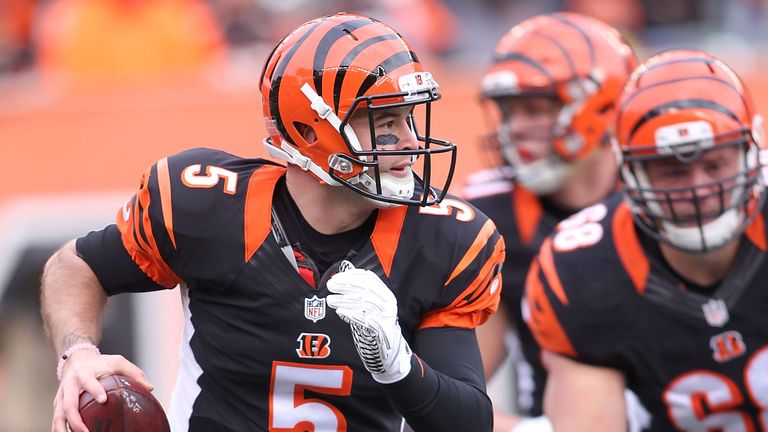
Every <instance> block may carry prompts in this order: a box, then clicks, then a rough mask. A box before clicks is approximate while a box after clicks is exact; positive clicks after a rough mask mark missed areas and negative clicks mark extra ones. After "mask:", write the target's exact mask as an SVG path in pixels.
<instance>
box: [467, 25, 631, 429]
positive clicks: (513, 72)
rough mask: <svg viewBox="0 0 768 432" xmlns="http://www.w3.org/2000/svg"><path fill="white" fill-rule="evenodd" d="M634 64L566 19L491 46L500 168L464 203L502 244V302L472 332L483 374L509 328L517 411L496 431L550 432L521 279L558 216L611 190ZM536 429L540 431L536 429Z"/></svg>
mask: <svg viewBox="0 0 768 432" xmlns="http://www.w3.org/2000/svg"><path fill="white" fill-rule="evenodd" d="M635 66H636V60H635V55H634V53H633V50H632V48H631V47H630V46H629V45H628V44H627V43H626V42H625V41H624V40H623V39H622V37H621V36H620V35H619V33H618V32H617V31H616V30H615V29H613V28H612V27H610V26H608V25H607V24H605V23H603V22H601V21H598V20H596V19H593V18H589V17H586V16H582V15H578V14H573V13H556V14H551V15H541V16H537V17H534V18H530V19H528V20H526V21H523V22H522V23H520V24H518V25H516V26H515V27H513V28H512V29H511V30H510V31H509V32H508V33H507V34H506V35H505V36H504V37H503V38H502V39H501V41H500V42H499V43H498V45H497V46H496V49H495V52H494V57H493V62H492V64H491V65H490V67H489V68H488V70H487V71H486V73H485V75H484V77H483V80H482V99H483V104H484V108H486V110H485V111H486V113H487V114H488V117H489V118H490V119H491V123H492V124H493V126H494V132H493V133H492V134H491V136H490V138H489V140H488V142H491V143H495V146H494V147H495V148H496V151H497V152H498V155H499V156H500V159H501V160H502V161H503V162H504V163H503V164H501V166H500V168H498V169H496V168H494V169H488V170H485V171H481V172H479V173H476V174H474V175H473V176H472V177H470V181H469V183H468V186H467V187H466V188H465V190H464V196H465V197H466V198H468V199H470V202H471V203H472V204H474V205H475V206H477V207H478V208H479V209H481V210H482V211H483V212H484V213H486V214H487V215H488V216H489V217H491V219H493V220H494V221H495V222H496V224H497V226H498V227H499V231H500V232H501V233H502V235H503V236H504V238H505V240H506V245H507V258H506V262H505V264H504V268H503V270H502V272H503V275H504V278H503V281H504V289H503V290H502V305H501V307H500V309H499V312H498V313H496V314H495V315H493V316H492V317H491V319H490V321H489V322H488V323H486V324H485V325H483V326H482V327H480V328H479V329H478V337H479V340H480V348H481V351H482V354H483V361H484V364H485V372H486V375H487V376H488V377H490V376H491V375H492V374H493V373H494V371H495V370H496V369H497V368H498V366H499V364H500V363H501V361H502V360H503V359H504V356H505V354H506V349H505V343H504V341H505V335H507V334H508V333H509V330H510V329H512V330H514V335H515V336H517V339H516V341H515V343H514V344H512V345H513V346H517V347H520V348H521V352H519V353H515V354H514V355H513V357H514V359H515V360H514V361H515V368H514V370H515V375H516V383H517V389H516V392H515V393H516V395H517V404H516V405H517V406H516V411H517V412H518V413H520V414H522V415H524V416H528V417H531V418H528V419H526V420H524V421H522V422H521V419H519V418H516V417H512V416H509V415H505V414H503V413H502V412H501V411H498V410H497V413H496V429H497V430H502V431H509V430H510V429H511V428H512V427H513V426H515V425H516V427H517V429H515V430H548V426H547V421H546V419H543V418H535V417H538V416H541V415H542V407H541V400H542V395H543V391H544V385H545V382H546V372H545V370H544V367H543V366H542V364H541V360H540V354H541V353H540V349H539V347H538V345H537V344H536V341H535V340H534V339H533V337H532V336H531V334H530V331H529V330H528V328H527V327H526V326H525V324H524V323H523V319H522V316H521V312H520V301H521V299H522V297H523V290H524V281H525V275H526V273H527V271H528V268H529V266H530V263H531V260H532V259H533V257H534V255H535V254H536V251H537V250H538V248H539V246H540V245H541V242H542V240H543V239H544V237H545V236H546V235H547V234H549V233H550V232H551V231H552V230H553V229H554V227H555V225H556V224H557V223H558V222H559V221H560V220H562V219H564V218H566V217H568V216H570V215H572V214H573V213H575V212H577V211H578V210H581V209H583V208H584V207H587V206H589V205H591V204H595V203H596V202H598V201H600V200H601V199H602V198H604V197H606V196H608V195H611V194H613V193H616V191H617V185H618V167H617V165H616V162H615V158H614V156H613V153H612V151H611V146H610V139H611V137H612V136H613V132H612V126H613V120H614V117H615V101H616V98H617V97H618V96H619V93H620V92H621V87H622V85H623V84H624V82H625V81H626V79H627V78H628V77H629V74H630V72H631V71H632V70H633V69H634V67H635ZM535 425H538V426H535Z"/></svg>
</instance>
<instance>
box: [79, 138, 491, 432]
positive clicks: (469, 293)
mask: <svg viewBox="0 0 768 432" xmlns="http://www.w3.org/2000/svg"><path fill="white" fill-rule="evenodd" d="M285 172H286V170H285V168H284V167H283V166H280V165H276V164H274V163H271V162H267V161H264V160H260V159H242V158H239V157H235V156H232V155H230V154H227V153H224V152H220V151H214V150H208V149H195V150H190V151H187V152H183V153H180V154H178V155H175V156H171V157H168V158H164V159H162V160H160V161H159V162H157V163H156V164H155V165H153V166H152V167H151V168H150V169H149V170H148V171H147V172H146V173H145V175H144V177H143V179H142V184H141V187H140V189H139V191H138V193H137V194H136V195H135V196H134V197H133V198H132V199H130V200H129V201H128V202H127V203H126V204H125V206H124V207H123V208H122V209H121V210H119V211H118V217H117V219H118V220H117V224H116V225H111V226H109V227H107V228H105V229H104V230H102V231H98V232H92V233H90V234H88V235H87V236H85V237H82V238H80V239H79V240H78V241H77V250H78V253H79V254H80V255H81V257H82V258H83V259H84V260H85V261H86V262H87V263H88V264H89V265H90V266H91V267H92V269H93V270H94V272H95V273H96V275H97V277H98V278H99V281H100V282H101V284H102V285H103V287H104V289H105V290H106V292H107V293H108V294H109V295H113V294H117V293H121V292H140V291H152V290H160V289H166V288H173V287H175V286H176V285H179V284H180V286H181V291H182V300H183V308H184V314H185V318H186V324H185V328H184V340H183V346H182V350H181V369H180V373H179V378H178V381H177V387H176V390H175V392H174V397H173V400H172V404H171V405H172V406H171V408H170V410H169V413H170V418H171V421H172V425H173V426H172V428H173V430H174V431H186V430H189V431H196V432H201V431H206V432H209V431H246V430H249V431H253V430H265V431H266V430H269V431H288V430H290V431H299V430H302V431H304V430H315V431H347V430H348V431H362V430H366V431H368V430H370V431H374V430H375V431H399V430H400V428H401V427H402V423H403V417H405V420H406V421H407V422H408V423H409V424H410V425H411V426H412V427H413V428H414V429H415V430H417V431H418V430H425V429H426V430H480V429H482V430H490V427H491V404H490V401H489V400H488V398H487V396H486V395H485V392H484V384H483V376H482V366H481V360H480V355H479V350H478V348H477V343H476V341H475V337H474V330H473V329H474V328H475V327H476V326H477V325H479V324H480V323H482V322H483V321H485V320H486V319H487V317H488V316H489V314H491V313H492V312H493V311H494V310H495V309H496V307H497V304H498V299H499V289H498V288H499V284H500V280H499V279H500V267H501V264H502V262H503V259H504V258H503V257H504V242H503V240H502V238H501V236H500V235H499V234H498V232H497V231H496V228H495V226H494V225H493V223H492V222H491V221H490V220H489V219H488V218H486V217H485V216H484V215H483V214H482V213H480V212H478V211H476V210H475V209H474V208H472V207H471V206H469V205H468V204H466V203H464V202H462V201H460V200H458V199H455V198H448V199H446V200H444V201H443V202H442V203H441V204H440V205H436V206H433V207H425V208H419V207H405V206H402V207H393V208H390V209H386V210H377V211H375V212H374V213H373V215H372V217H371V218H370V219H369V220H368V221H367V222H366V223H364V224H363V225H362V226H361V227H360V228H357V229H356V230H353V231H352V232H354V233H356V234H357V235H352V234H350V233H351V232H347V233H341V234H339V235H337V236H323V235H322V234H320V233H318V232H314V231H307V230H308V229H311V227H309V225H308V224H307V223H306V221H305V220H304V219H303V217H302V216H301V214H300V212H299V211H298V209H297V208H295V203H293V201H292V199H291V198H290V195H289V194H288V192H287V188H286V187H285V184H284V175H285ZM328 217H334V215H332V214H329V215H328ZM278 221H279V222H278ZM320 240H322V241H320ZM321 243H322V244H321ZM344 245H346V246H344ZM288 254H290V255H288ZM344 261H348V262H349V263H351V264H352V265H354V266H355V267H357V268H365V269H369V270H371V271H373V272H375V273H376V274H377V275H379V277H381V278H382V280H383V281H384V282H385V283H386V284H387V285H388V286H389V287H390V288H391V289H392V291H393V292H394V293H395V296H396V297H397V299H398V305H399V321H400V326H401V328H402V330H403V333H404V337H405V338H406V340H407V341H408V342H409V344H410V346H411V347H412V349H413V351H414V353H415V354H416V355H414V356H413V358H412V369H411V373H410V374H409V375H408V376H407V377H406V378H404V379H403V380H401V381H399V382H397V383H394V384H389V385H381V384H378V383H376V382H375V381H374V380H373V378H372V377H371V375H370V373H368V372H367V371H366V370H365V368H364V367H363V364H362V363H361V361H360V357H359V355H358V353H357V352H356V350H355V346H354V344H353V340H352V336H351V333H350V329H349V325H348V324H346V323H344V322H343V321H342V320H341V319H339V318H338V316H337V315H336V314H335V313H334V312H333V310H332V309H330V308H326V303H325V297H326V295H327V294H328V291H327V289H326V287H325V281H326V280H327V278H328V277H329V275H331V274H333V273H334V272H336V271H337V270H339V267H340V266H342V265H344V264H345V263H344ZM294 264H295V265H294ZM297 270H298V271H297ZM453 413H456V414H455V415H454V414H453ZM460 414H461V415H465V416H467V418H466V419H464V420H461V418H460V417H458V416H459V415H460ZM467 414H469V415H467ZM478 419H481V420H480V423H481V425H480V429H478V424H477V422H478ZM486 419H487V424H482V422H484V421H486ZM455 428H458V429H455Z"/></svg>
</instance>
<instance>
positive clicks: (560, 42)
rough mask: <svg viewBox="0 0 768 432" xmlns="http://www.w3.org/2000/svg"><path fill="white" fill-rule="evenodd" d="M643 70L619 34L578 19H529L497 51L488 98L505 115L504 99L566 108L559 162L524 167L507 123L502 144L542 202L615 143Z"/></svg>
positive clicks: (557, 137) (485, 86) (500, 134)
mask: <svg viewBox="0 0 768 432" xmlns="http://www.w3.org/2000/svg"><path fill="white" fill-rule="evenodd" d="M636 65H637V60H636V57H635V54H634V52H633V50H632V48H631V47H630V46H629V45H628V44H627V43H626V42H625V41H624V39H623V38H622V37H621V35H620V34H619V32H618V31H617V30H616V29H614V28H613V27H611V26H609V25H607V24H605V23H603V22H602V21H599V20H597V19H594V18H590V17H587V16H584V15H579V14H575V13H554V14H549V15H539V16H536V17H533V18H530V19H527V20H525V21H523V22H521V23H520V24H518V25H516V26H514V27H513V28H512V29H510V30H509V31H508V32H507V33H506V34H505V35H504V36H503V37H502V38H501V40H500V41H499V43H498V44H497V45H496V49H495V52H494V55H493V60H492V63H491V65H490V66H489V67H488V69H487V71H486V72H485V75H484V77H483V80H482V85H481V96H482V99H483V100H484V101H486V102H487V101H490V102H495V104H490V105H497V106H498V107H499V108H500V105H498V104H500V103H501V102H502V99H503V98H511V97H525V96H549V97H552V98H556V99H557V100H559V101H560V102H561V103H562V108H561V109H560V110H559V112H558V114H557V117H556V119H555V121H554V124H553V127H552V130H551V131H550V137H551V138H550V140H551V145H552V154H551V156H549V157H547V158H545V159H542V160H540V161H534V162H532V163H524V162H523V158H521V157H520V154H519V152H518V148H517V146H516V143H515V142H514V140H513V138H512V137H511V134H510V132H509V130H508V129H507V128H506V127H505V124H504V122H503V121H502V118H501V116H500V115H498V116H495V117H497V119H496V120H495V121H494V123H495V124H494V128H495V131H494V135H495V137H494V139H495V140H497V141H498V145H499V146H500V150H501V156H502V158H503V159H504V161H505V162H506V163H508V164H510V165H511V166H512V167H513V168H514V172H515V175H516V178H517V180H518V181H519V182H520V183H521V184H523V185H524V186H526V187H528V188H529V189H531V190H532V191H533V192H535V193H537V194H539V195H546V194H548V193H551V192H554V191H556V190H557V189H559V188H560V186H561V185H562V184H563V182H564V181H565V179H566V177H567V175H568V173H569V172H570V171H571V169H572V168H573V164H574V163H575V162H578V161H580V160H584V159H586V158H587V157H589V156H590V155H591V154H593V153H594V150H595V149H596V148H597V147H598V146H599V145H600V144H601V143H605V144H607V143H608V138H610V135H611V128H612V126H613V120H614V117H615V109H614V108H615V100H616V98H617V97H618V96H619V94H620V92H621V88H622V86H623V85H624V82H625V81H626V79H627V78H628V77H629V74H630V73H631V72H632V70H633V69H634V68H635V66H636Z"/></svg>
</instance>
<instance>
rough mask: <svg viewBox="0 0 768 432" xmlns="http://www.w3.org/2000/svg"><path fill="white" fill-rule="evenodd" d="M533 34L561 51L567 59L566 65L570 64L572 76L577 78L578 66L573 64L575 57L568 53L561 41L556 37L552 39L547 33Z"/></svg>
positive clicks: (537, 32)
mask: <svg viewBox="0 0 768 432" xmlns="http://www.w3.org/2000/svg"><path fill="white" fill-rule="evenodd" d="M532 34H534V35H536V36H538V37H541V38H544V39H546V40H548V41H549V42H551V43H552V45H554V46H555V47H557V49H558V50H559V51H560V53H561V54H562V55H563V57H564V58H565V61H566V63H568V67H569V68H570V69H571V75H573V76H576V65H575V64H574V63H573V57H572V56H571V54H570V53H569V52H568V50H567V49H565V47H564V46H563V44H561V43H560V41H558V40H557V39H556V38H554V37H552V36H550V35H548V34H545V33H542V32H539V31H536V32H532Z"/></svg>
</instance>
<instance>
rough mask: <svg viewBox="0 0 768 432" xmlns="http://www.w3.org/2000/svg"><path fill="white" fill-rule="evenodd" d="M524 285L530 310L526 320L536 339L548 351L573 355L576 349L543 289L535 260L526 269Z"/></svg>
mask: <svg viewBox="0 0 768 432" xmlns="http://www.w3.org/2000/svg"><path fill="white" fill-rule="evenodd" d="M525 286H526V288H525V289H526V291H525V298H524V301H525V302H526V305H527V307H528V310H529V311H530V317H529V318H528V319H527V320H526V322H527V324H528V327H530V328H531V332H532V333H533V335H534V337H535V338H536V341H537V342H538V343H539V345H541V346H542V347H543V348H546V349H548V350H550V351H554V352H558V353H562V354H566V355H570V356H575V355H576V349H575V348H574V347H573V344H572V343H571V341H570V339H568V335H566V334H565V330H563V326H562V325H561V324H560V321H559V320H558V319H557V315H556V314H555V311H554V310H553V309H552V304H551V303H550V302H549V298H548V297H547V293H546V292H545V291H544V284H543V283H542V282H541V279H540V277H539V264H538V261H537V260H534V261H533V264H532V265H531V269H530V270H529V271H528V277H527V279H526V284H525Z"/></svg>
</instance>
